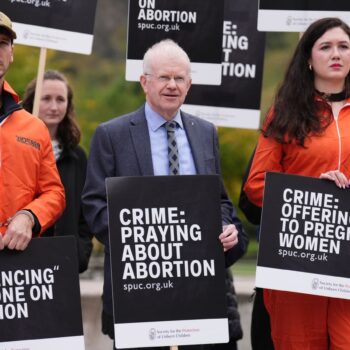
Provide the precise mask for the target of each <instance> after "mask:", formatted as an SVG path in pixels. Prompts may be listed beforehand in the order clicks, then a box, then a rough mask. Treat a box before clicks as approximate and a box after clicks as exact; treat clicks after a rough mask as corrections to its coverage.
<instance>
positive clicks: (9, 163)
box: [0, 81, 65, 234]
mask: <svg viewBox="0 0 350 350" xmlns="http://www.w3.org/2000/svg"><path fill="white" fill-rule="evenodd" d="M9 94H10V95H9ZM4 95H6V96H7V97H10V98H11V96H12V98H13V100H14V101H12V102H13V105H14V108H13V106H12V108H11V109H10V111H9V110H8V109H7V108H6V104H4V111H5V114H6V113H8V114H9V115H8V116H7V117H6V118H5V119H4V120H3V121H2V122H1V124H0V198H1V201H0V226H1V227H0V233H2V234H4V233H5V231H6V227H5V226H4V224H5V223H6V221H7V220H8V219H9V218H10V217H12V216H13V215H14V214H15V213H16V212H17V211H18V210H21V209H29V210H31V211H32V212H33V213H34V214H35V216H36V217H37V219H38V220H39V223H40V225H41V232H43V231H45V230H46V229H47V228H48V227H50V226H52V225H53V224H54V222H55V221H56V220H57V219H58V218H59V216H60V215H61V214H62V212H63V210H64V208H65V195H64V188H63V186H62V183H61V180H60V177H59V174H58V171H57V168H56V162H55V159H54V155H53V152H52V145H51V140H50V135H49V132H48V129H47V127H46V126H45V124H44V123H43V122H42V121H41V120H40V119H39V118H37V117H34V116H33V115H31V114H30V113H28V112H26V111H25V110H23V109H21V108H20V107H19V106H18V105H16V103H18V96H17V95H16V93H15V92H14V91H13V90H12V88H11V87H10V86H9V84H8V83H7V82H6V81H5V82H4V86H3V96H2V97H3V101H4Z"/></svg>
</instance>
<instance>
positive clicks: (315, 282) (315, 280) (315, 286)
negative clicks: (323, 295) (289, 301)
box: [311, 278, 320, 290]
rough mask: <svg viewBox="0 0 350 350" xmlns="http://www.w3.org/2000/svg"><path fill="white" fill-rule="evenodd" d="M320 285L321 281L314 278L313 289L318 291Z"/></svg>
mask: <svg viewBox="0 0 350 350" xmlns="http://www.w3.org/2000/svg"><path fill="white" fill-rule="evenodd" d="M319 283H320V281H319V280H318V278H314V279H313V280H312V284H311V288H312V289H314V290H316V289H318V285H319Z"/></svg>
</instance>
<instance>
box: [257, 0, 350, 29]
mask: <svg viewBox="0 0 350 350" xmlns="http://www.w3.org/2000/svg"><path fill="white" fill-rule="evenodd" d="M323 17H339V18H340V19H342V20H343V21H344V22H346V23H348V24H350V2H349V1H344V0H333V1H320V0H283V1H279V0H259V13H258V29H259V30H261V31H267V32H274V31H279V32H304V31H305V30H306V28H307V27H308V26H309V25H310V24H311V23H312V22H314V21H316V20H318V19H320V18H323Z"/></svg>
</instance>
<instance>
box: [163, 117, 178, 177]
mask: <svg viewBox="0 0 350 350" xmlns="http://www.w3.org/2000/svg"><path fill="white" fill-rule="evenodd" d="M176 124H177V123H176V122H175V121H169V122H166V123H165V124H164V125H165V129H166V132H167V137H168V160H169V175H179V169H180V168H179V151H178V149H177V143H176V137H175V130H176Z"/></svg>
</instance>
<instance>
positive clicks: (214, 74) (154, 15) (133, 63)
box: [126, 0, 224, 85]
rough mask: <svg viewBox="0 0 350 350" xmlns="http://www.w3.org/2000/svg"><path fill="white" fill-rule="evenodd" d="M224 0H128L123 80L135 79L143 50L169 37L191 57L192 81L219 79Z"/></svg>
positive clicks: (204, 82)
mask: <svg viewBox="0 0 350 350" xmlns="http://www.w3.org/2000/svg"><path fill="white" fill-rule="evenodd" d="M223 13H224V0H217V1H212V0H191V1H188V0H175V1H174V0H129V18H128V48H127V58H126V80H131V81H139V78H140V75H141V74H142V73H143V69H142V59H143V55H144V53H145V52H146V50H147V49H148V48H149V47H150V46H152V45H153V44H155V43H156V42H158V41H161V40H162V39H167V38H170V39H173V40H174V41H176V42H177V43H178V44H179V45H180V46H181V47H182V48H183V49H184V50H185V51H186V53H187V54H188V56H189V57H190V59H191V63H192V64H191V68H192V82H193V83H194V84H210V85H219V84H220V83H221V36H222V19H223Z"/></svg>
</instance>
